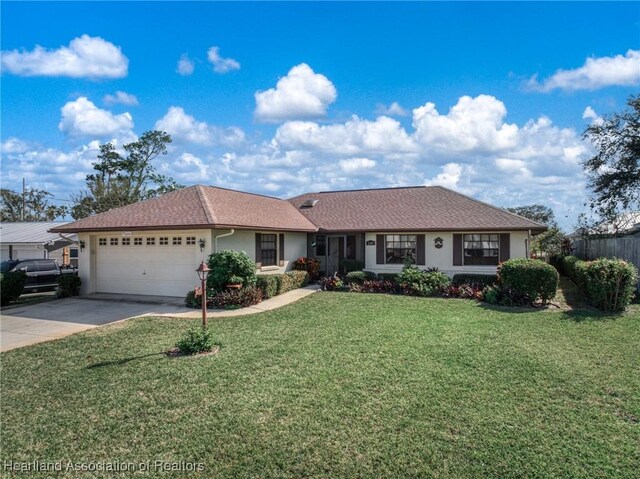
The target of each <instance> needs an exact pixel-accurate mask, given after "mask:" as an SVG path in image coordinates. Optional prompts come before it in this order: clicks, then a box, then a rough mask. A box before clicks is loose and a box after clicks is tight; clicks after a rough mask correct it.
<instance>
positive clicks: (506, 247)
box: [500, 233, 511, 263]
mask: <svg viewBox="0 0 640 479" xmlns="http://www.w3.org/2000/svg"><path fill="white" fill-rule="evenodd" d="M510 257H511V235H510V234H509V233H501V234H500V262H501V263H502V262H503V261H507V260H508V259H509V258H510Z"/></svg>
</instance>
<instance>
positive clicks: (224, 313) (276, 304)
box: [149, 284, 320, 319]
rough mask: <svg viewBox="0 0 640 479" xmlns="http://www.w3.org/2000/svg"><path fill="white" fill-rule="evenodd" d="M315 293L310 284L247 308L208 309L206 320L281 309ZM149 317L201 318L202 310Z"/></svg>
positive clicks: (318, 287)
mask: <svg viewBox="0 0 640 479" xmlns="http://www.w3.org/2000/svg"><path fill="white" fill-rule="evenodd" d="M317 291H320V286H318V285H315V284H311V285H309V286H306V287H304V288H299V289H294V290H293V291H289V292H287V293H284V294H281V295H279V296H274V297H273V298H270V299H266V300H264V301H263V302H262V303H259V304H256V305H254V306H248V307H246V308H241V309H209V310H207V318H209V319H215V318H227V317H231V316H244V315H247V314H257V313H263V312H265V311H271V310H273V309H278V308H281V307H282V306H286V305H287V304H291V303H295V302H296V301H298V300H299V299H302V298H304V297H305V296H309V295H310V294H313V293H315V292H317ZM149 316H167V317H171V318H202V310H201V309H193V310H191V311H188V312H186V313H166V314H153V313H152V314H149Z"/></svg>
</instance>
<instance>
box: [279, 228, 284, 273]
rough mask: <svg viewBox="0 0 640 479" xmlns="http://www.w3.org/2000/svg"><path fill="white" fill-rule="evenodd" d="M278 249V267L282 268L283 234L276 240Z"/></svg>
mask: <svg viewBox="0 0 640 479" xmlns="http://www.w3.org/2000/svg"><path fill="white" fill-rule="evenodd" d="M278 248H279V249H280V251H279V252H278V255H279V256H280V263H279V264H280V266H284V233H280V235H279V238H278Z"/></svg>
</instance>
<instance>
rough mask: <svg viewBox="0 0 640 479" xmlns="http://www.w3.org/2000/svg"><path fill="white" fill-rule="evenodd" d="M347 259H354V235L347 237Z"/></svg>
mask: <svg viewBox="0 0 640 479" xmlns="http://www.w3.org/2000/svg"><path fill="white" fill-rule="evenodd" d="M347 259H356V235H347Z"/></svg>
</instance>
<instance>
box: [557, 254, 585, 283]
mask: <svg viewBox="0 0 640 479" xmlns="http://www.w3.org/2000/svg"><path fill="white" fill-rule="evenodd" d="M579 261H580V258H576V257H575V256H565V257H564V258H562V262H561V263H560V270H561V272H562V274H564V275H565V276H568V277H569V278H572V279H573V278H575V277H576V264H577V263H578V262H579ZM574 281H575V280H574Z"/></svg>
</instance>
